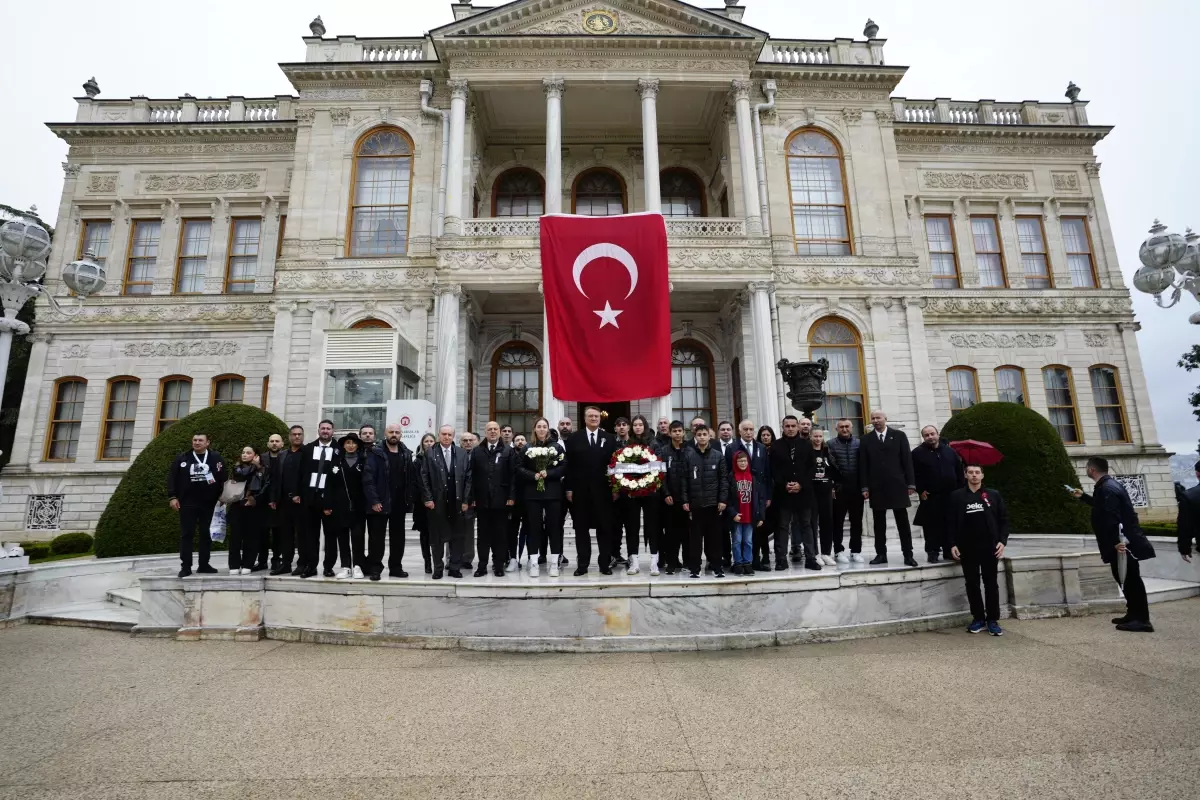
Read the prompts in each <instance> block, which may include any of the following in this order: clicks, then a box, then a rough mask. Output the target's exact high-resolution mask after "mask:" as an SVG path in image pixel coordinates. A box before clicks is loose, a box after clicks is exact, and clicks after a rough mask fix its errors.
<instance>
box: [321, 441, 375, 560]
mask: <svg viewBox="0 0 1200 800" xmlns="http://www.w3.org/2000/svg"><path fill="white" fill-rule="evenodd" d="M338 450H339V451H340V452H339V453H338V455H337V456H336V457H335V458H334V460H333V467H332V469H331V470H330V476H329V477H330V484H331V486H330V489H329V491H328V492H327V493H326V496H327V497H328V498H329V500H330V501H331V502H332V504H333V514H332V515H331V523H332V528H333V530H334V535H333V536H332V537H330V536H329V534H326V535H325V577H326V578H337V579H338V580H345V579H346V578H350V577H355V578H361V577H363V571H362V565H360V564H355V563H353V561H354V559H353V556H352V555H351V549H350V537H351V536H354V537H355V543H356V545H357V547H358V548H361V547H362V538H363V531H364V530H365V529H366V526H367V501H366V498H365V497H364V496H363V467H364V466H365V465H366V460H367V459H366V456H365V454H364V453H363V452H362V441H361V440H360V439H359V438H358V437H357V436H356V435H354V434H353V433H351V434H347V435H346V436H343V437H342V438H341V439H338ZM339 551H340V553H341V558H342V566H341V569H339V570H338V571H337V573H336V574H335V573H334V571H333V565H334V562H336V561H337V558H338V554H339ZM360 552H361V550H360ZM352 568H353V569H352Z"/></svg>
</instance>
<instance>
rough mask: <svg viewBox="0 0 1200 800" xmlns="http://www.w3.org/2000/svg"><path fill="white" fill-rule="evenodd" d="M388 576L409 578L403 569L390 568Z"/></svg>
mask: <svg viewBox="0 0 1200 800" xmlns="http://www.w3.org/2000/svg"><path fill="white" fill-rule="evenodd" d="M388 577H389V578H407V577H408V573H407V572H405V571H404V570H402V569H389V570H388Z"/></svg>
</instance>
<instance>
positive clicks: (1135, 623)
mask: <svg viewBox="0 0 1200 800" xmlns="http://www.w3.org/2000/svg"><path fill="white" fill-rule="evenodd" d="M1117 630H1119V631H1129V632H1131V633H1154V626H1153V625H1151V624H1150V623H1149V622H1142V621H1141V620H1140V619H1131V620H1129V622H1122V623H1121V624H1120V625H1118V626H1117Z"/></svg>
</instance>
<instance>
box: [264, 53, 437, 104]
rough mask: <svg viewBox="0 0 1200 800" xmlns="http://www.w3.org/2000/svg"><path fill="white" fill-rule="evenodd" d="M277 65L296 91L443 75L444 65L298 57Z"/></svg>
mask: <svg viewBox="0 0 1200 800" xmlns="http://www.w3.org/2000/svg"><path fill="white" fill-rule="evenodd" d="M279 68H280V69H281V70H282V71H283V74H284V75H286V76H287V79H288V80H289V81H291V82H292V86H294V87H295V88H296V90H297V91H300V90H302V89H311V88H314V87H328V86H349V87H359V86H383V85H385V84H386V83H388V82H391V81H396V80H402V79H405V78H409V79H412V80H420V79H421V78H444V77H445V76H446V67H445V66H444V65H443V64H441V63H440V62H438V61H321V62H304V61H301V62H291V63H286V62H285V63H282V64H280V65H279ZM301 99H303V98H301Z"/></svg>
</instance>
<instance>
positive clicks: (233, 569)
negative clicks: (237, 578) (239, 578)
mask: <svg viewBox="0 0 1200 800" xmlns="http://www.w3.org/2000/svg"><path fill="white" fill-rule="evenodd" d="M229 574H230V575H241V574H242V571H241V570H240V569H238V568H237V567H230V568H229Z"/></svg>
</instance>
